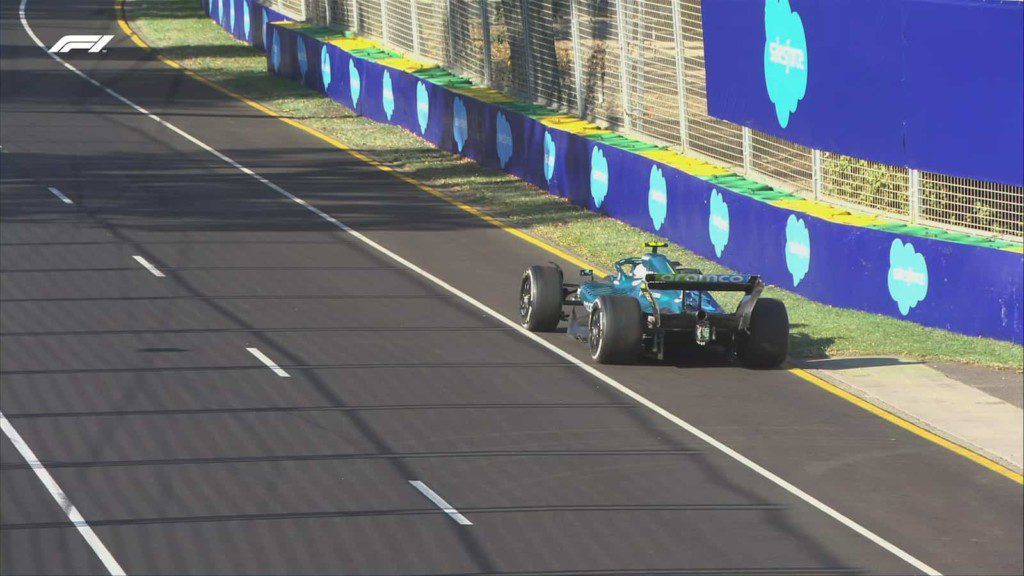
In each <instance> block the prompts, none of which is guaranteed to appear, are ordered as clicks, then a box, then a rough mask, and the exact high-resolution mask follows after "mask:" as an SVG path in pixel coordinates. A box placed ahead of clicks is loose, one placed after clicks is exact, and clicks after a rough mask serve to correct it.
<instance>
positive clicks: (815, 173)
mask: <svg viewBox="0 0 1024 576" xmlns="http://www.w3.org/2000/svg"><path fill="white" fill-rule="evenodd" d="M822 183H823V179H822V172H821V150H818V149H817V148H815V149H813V150H811V188H812V189H813V192H814V199H815V200H820V199H821V188H822Z"/></svg>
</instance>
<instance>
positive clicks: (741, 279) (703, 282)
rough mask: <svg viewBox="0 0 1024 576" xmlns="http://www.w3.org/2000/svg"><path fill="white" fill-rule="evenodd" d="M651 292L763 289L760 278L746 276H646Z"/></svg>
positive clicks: (747, 291)
mask: <svg viewBox="0 0 1024 576" xmlns="http://www.w3.org/2000/svg"><path fill="white" fill-rule="evenodd" d="M644 280H646V281H647V287H648V288H650V289H652V290H694V291H699V292H744V293H746V294H752V293H754V292H755V291H756V292H760V291H761V290H760V289H762V288H764V283H763V282H761V277H760V276H750V275H747V274H648V275H647V276H645V277H644Z"/></svg>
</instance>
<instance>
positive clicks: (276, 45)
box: [270, 31, 281, 72]
mask: <svg viewBox="0 0 1024 576" xmlns="http://www.w3.org/2000/svg"><path fill="white" fill-rule="evenodd" d="M270 35H271V36H273V37H274V40H273V41H272V42H271V44H270V63H271V64H273V65H274V72H277V71H278V70H279V69H280V68H281V35H280V34H275V33H274V32H273V31H271V33H270Z"/></svg>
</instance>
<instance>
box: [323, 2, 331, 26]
mask: <svg viewBox="0 0 1024 576" xmlns="http://www.w3.org/2000/svg"><path fill="white" fill-rule="evenodd" d="M323 3H324V20H326V22H325V23H324V24H325V25H326V26H330V25H331V0H323Z"/></svg>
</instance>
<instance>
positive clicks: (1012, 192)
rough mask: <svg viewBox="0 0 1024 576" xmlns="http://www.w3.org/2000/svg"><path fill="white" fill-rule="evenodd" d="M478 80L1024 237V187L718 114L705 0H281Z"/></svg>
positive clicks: (724, 157)
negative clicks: (800, 137) (776, 132)
mask: <svg viewBox="0 0 1024 576" xmlns="http://www.w3.org/2000/svg"><path fill="white" fill-rule="evenodd" d="M267 4H268V5H270V6H272V7H273V8H275V9H278V10H281V11H282V12H284V13H287V14H290V15H294V16H295V17H296V18H299V19H305V20H310V21H313V22H317V23H321V24H328V25H330V26H334V27H338V28H341V29H346V30H351V31H353V32H354V33H356V34H358V35H360V36H364V37H367V38H370V39H373V40H378V41H380V42H383V43H384V44H386V45H388V46H389V47H392V48H395V49H397V50H398V51H401V52H404V53H407V54H409V55H412V56H413V57H416V58H419V59H423V60H428V61H433V62H436V63H438V64H441V65H443V66H445V67H446V68H448V69H449V70H451V71H453V72H455V73H456V74H460V75H463V76H466V77H468V78H470V79H472V80H473V81H475V82H478V83H482V84H486V85H489V86H493V87H495V88H497V89H499V90H502V91H504V92H507V93H510V94H512V95H514V96H516V97H518V98H521V99H524V100H528V101H532V102H537V103H540V104H544V105H547V106H550V107H553V108H557V109H560V110H562V111H565V112H568V113H571V114H574V115H577V116H579V117H582V118H585V119H587V120H590V121H593V122H595V123H597V124H599V125H602V126H605V127H608V128H611V129H614V130H617V131H620V132H623V133H625V134H629V135H633V136H636V137H638V138H642V139H644V140H648V141H651V142H655V143H658V144H663V145H668V146H671V147H673V148H675V149H677V150H680V151H682V152H683V153H685V154H690V155H693V156H696V157H702V158H705V159H707V160H710V161H712V162H714V163H716V164H720V165H724V166H726V167H728V168H730V169H733V170H735V171H736V172H737V173H740V174H743V175H746V176H748V177H751V178H752V179H755V180H761V181H764V182H767V183H769V184H772V185H774V186H777V187H779V188H781V189H784V190H787V191H789V192H794V193H797V194H800V195H804V196H806V197H809V198H815V199H820V200H823V201H827V202H831V203H835V204H840V205H846V206H849V207H852V208H855V209H858V210H863V211H868V212H875V213H879V214H882V215H884V216H885V217H888V218H891V219H895V220H901V221H907V222H911V223H919V224H925V225H932V226H939V227H944V228H951V229H956V230H962V231H967V232H973V233H981V234H983V235H990V236H998V237H1002V238H1007V239H1011V240H1017V241H1020V240H1021V238H1022V235H1024V188H1022V187H1020V186H1011V185H1005V184H997V183H992V182H983V181H977V180H970V179H966V178H958V177H953V176H946V175H942V174H933V173H928V172H921V171H918V170H912V169H907V168H905V167H900V166H888V165H885V164H880V163H877V162H871V161H868V160H862V159H858V158H851V157H849V156H843V155H840V154H833V153H830V152H825V151H820V150H813V149H810V148H806V147H804V146H801V145H799V144H795V143H792V142H788V141H786V140H783V139H781V138H778V137H776V136H771V135H768V134H764V133H761V132H758V131H756V130H752V129H750V128H746V127H742V126H739V125H736V124H732V123H729V122H726V121H723V120H718V119H716V118H712V117H710V116H708V113H707V94H706V91H705V88H706V85H705V74H704V48H703V30H702V26H701V9H700V0H269V1H268V2H267Z"/></svg>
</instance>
